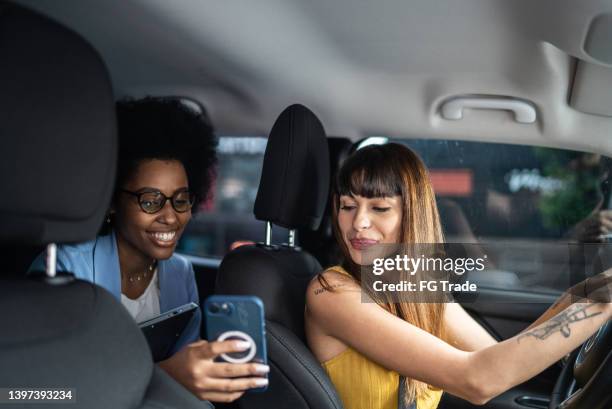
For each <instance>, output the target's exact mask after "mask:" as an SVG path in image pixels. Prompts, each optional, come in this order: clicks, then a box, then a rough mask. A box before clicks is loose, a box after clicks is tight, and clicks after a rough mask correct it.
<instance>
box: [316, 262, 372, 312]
mask: <svg viewBox="0 0 612 409" xmlns="http://www.w3.org/2000/svg"><path fill="white" fill-rule="evenodd" d="M359 292H360V287H359V284H358V283H357V282H355V280H354V279H353V278H352V277H350V276H348V275H346V274H342V273H340V272H338V271H337V270H334V269H333V268H331V269H327V270H325V271H324V272H322V273H321V274H318V275H317V276H316V277H314V278H313V279H312V280H311V281H310V284H308V288H307V289H306V306H307V308H309V309H311V310H312V309H314V310H316V309H317V308H327V306H328V303H330V302H332V301H333V302H334V303H336V302H338V301H339V299H340V298H344V297H343V296H344V295H346V294H347V293H351V294H359Z"/></svg>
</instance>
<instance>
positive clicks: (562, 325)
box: [517, 304, 601, 342]
mask: <svg viewBox="0 0 612 409" xmlns="http://www.w3.org/2000/svg"><path fill="white" fill-rule="evenodd" d="M595 305H597V304H587V305H572V306H570V307H568V308H567V309H565V310H564V311H562V312H560V313H559V314H558V315H556V316H554V317H553V318H551V319H550V320H548V321H546V322H545V323H544V324H542V325H541V326H539V327H537V328H534V329H532V330H529V331H527V332H526V333H524V334H521V335H520V336H519V337H518V339H517V342H521V339H523V338H525V337H534V338H537V339H546V338H548V337H550V336H551V335H552V334H554V333H556V332H560V333H561V334H562V335H563V336H564V337H565V338H569V336H570V335H571V333H572V332H571V329H570V325H571V324H573V323H575V322H578V321H584V320H586V319H589V318H592V317H595V316H597V315H599V314H601V312H594V313H589V312H588V311H587V310H588V309H589V308H592V307H594V306H595Z"/></svg>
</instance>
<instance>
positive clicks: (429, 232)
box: [305, 144, 612, 409]
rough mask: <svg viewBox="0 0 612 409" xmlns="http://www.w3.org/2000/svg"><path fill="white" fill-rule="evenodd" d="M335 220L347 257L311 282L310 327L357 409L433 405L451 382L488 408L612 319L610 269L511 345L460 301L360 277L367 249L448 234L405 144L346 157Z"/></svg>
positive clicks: (346, 399)
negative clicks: (431, 298)
mask: <svg viewBox="0 0 612 409" xmlns="http://www.w3.org/2000/svg"><path fill="white" fill-rule="evenodd" d="M332 217H333V225H334V232H335V235H336V238H337V240H338V242H339V244H340V247H341V249H342V252H343V256H344V261H343V263H342V265H340V266H334V267H331V268H329V269H327V270H326V271H324V272H323V273H322V274H320V275H319V276H318V277H317V279H316V280H313V281H312V282H311V283H310V285H309V287H308V290H307V294H306V299H307V301H306V304H307V305H306V312H305V318H306V334H307V339H308V343H309V345H310V348H311V350H312V351H313V353H314V354H315V356H316V357H317V359H318V360H319V361H320V362H321V363H322V365H323V367H324V369H325V370H326V372H327V373H328V374H329V376H330V378H331V380H332V382H333V383H334V385H335V387H336V389H337V391H338V393H339V395H340V398H341V399H342V401H343V403H344V407H345V408H347V409H361V408H363V409H366V408H368V409H378V408H380V409H383V408H384V409H396V408H417V409H433V408H436V407H437V406H438V403H439V401H440V398H441V396H442V391H443V390H444V391H447V392H449V393H451V394H454V395H456V396H459V397H461V398H463V399H466V400H468V401H470V402H472V403H475V404H484V403H486V402H487V401H489V400H490V399H492V398H493V397H495V396H497V395H499V394H500V393H502V392H504V391H506V390H508V389H510V388H512V387H514V386H516V385H518V384H520V383H522V382H524V381H525V380H527V379H529V378H531V377H533V376H535V375H537V374H538V373H539V372H541V371H542V370H544V369H545V368H546V367H548V366H550V365H552V364H553V363H555V362H556V361H558V360H559V359H561V358H562V357H563V356H565V355H566V354H568V353H569V352H571V351H572V350H573V349H575V348H576V347H578V346H579V345H580V344H581V343H583V342H584V341H585V340H586V339H587V338H588V337H589V336H590V335H592V334H593V333H594V332H595V331H596V330H597V329H598V328H599V327H600V326H602V325H603V324H605V323H606V322H607V321H608V320H610V317H611V315H612V304H610V290H611V283H610V281H611V279H610V277H611V275H610V272H609V271H606V272H604V273H602V274H600V275H599V276H596V277H593V278H591V279H589V285H586V282H583V283H580V284H578V285H576V286H574V287H572V289H570V290H569V291H568V292H566V293H565V294H564V295H563V296H562V297H561V298H560V299H559V300H558V301H557V302H556V303H555V304H553V306H552V307H551V308H550V309H549V310H548V311H546V312H545V313H544V314H543V315H542V316H541V317H540V318H539V319H538V320H537V321H536V322H534V323H533V324H532V325H531V326H530V327H529V328H527V329H526V330H525V331H523V332H522V333H521V334H519V335H517V336H515V337H513V338H510V339H508V340H505V341H503V342H497V341H496V340H495V339H494V338H493V337H491V335H489V334H488V333H487V332H486V331H485V330H484V329H483V328H482V327H481V326H480V325H479V324H478V323H477V322H476V321H474V320H473V319H472V318H471V317H470V316H469V315H468V314H467V313H466V312H465V311H464V310H463V308H462V307H461V306H460V305H459V304H457V303H443V302H437V303H432V302H428V303H426V302H414V301H415V300H414V299H412V300H411V299H410V295H409V294H408V293H399V294H394V297H391V296H389V295H381V294H374V291H373V290H372V289H371V288H370V287H368V286H366V285H363V284H364V283H362V282H361V270H362V268H364V267H365V268H367V267H368V265H370V264H371V261H368V260H371V254H372V253H368V250H370V251H372V250H374V251H379V250H376V248H377V246H378V248H380V247H384V245H389V246H391V247H392V246H393V245H395V246H397V245H398V244H399V245H400V246H405V247H410V245H414V244H420V243H442V242H443V233H442V227H441V224H440V218H439V215H438V209H437V206H436V201H435V195H434V192H433V189H432V186H431V184H430V182H429V177H428V173H427V170H426V168H425V166H424V164H423V162H422V161H421V159H420V158H419V157H418V156H417V155H416V154H415V153H414V152H412V151H411V150H410V149H408V148H406V147H405V146H403V145H399V144H387V145H380V146H368V147H366V148H363V149H361V150H358V151H357V152H355V153H354V154H353V155H352V156H351V157H349V158H348V159H347V160H346V161H345V163H344V164H343V166H342V167H341V169H340V170H339V172H338V175H337V178H336V184H335V188H334V194H333V213H332ZM381 245H382V246H381ZM364 277H365V276H364ZM575 295H577V296H578V297H573V296H575ZM362 297H363V298H366V300H365V301H371V302H364V300H363V298H362ZM398 297H399V298H398ZM576 300H577V301H578V302H573V301H576ZM551 318H552V319H553V320H554V321H555V324H560V325H556V326H554V327H555V328H556V329H555V330H553V331H552V333H549V334H548V335H547V336H546V337H543V336H541V335H540V332H538V331H536V330H537V329H539V328H541V327H545V326H547V325H548V326H549V327H550V322H549V320H551ZM562 327H564V328H566V329H568V330H567V331H561V329H562Z"/></svg>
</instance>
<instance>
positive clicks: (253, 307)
mask: <svg viewBox="0 0 612 409" xmlns="http://www.w3.org/2000/svg"><path fill="white" fill-rule="evenodd" d="M204 314H205V318H206V334H207V338H208V341H211V342H212V341H227V340H240V341H246V342H249V343H250V344H251V348H250V349H248V350H246V351H244V352H234V353H229V354H221V355H219V357H218V360H219V361H222V362H229V363H247V362H257V363H260V364H265V365H267V364H268V357H267V353H266V327H265V320H264V306H263V302H262V301H261V299H259V298H258V297H255V296H247V295H212V296H210V297H208V298H207V299H206V301H205V302H204ZM265 390H266V387H265V386H264V387H261V388H256V389H249V391H250V392H263V391H265Z"/></svg>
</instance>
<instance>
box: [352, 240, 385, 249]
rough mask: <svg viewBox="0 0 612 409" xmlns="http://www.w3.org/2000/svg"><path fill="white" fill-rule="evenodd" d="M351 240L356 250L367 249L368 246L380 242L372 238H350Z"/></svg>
mask: <svg viewBox="0 0 612 409" xmlns="http://www.w3.org/2000/svg"><path fill="white" fill-rule="evenodd" d="M349 242H350V243H351V247H352V248H353V249H355V250H358V251H362V250H365V249H367V248H369V247H370V246H373V245H375V244H378V240H372V239H363V238H361V239H357V238H354V239H349Z"/></svg>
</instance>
